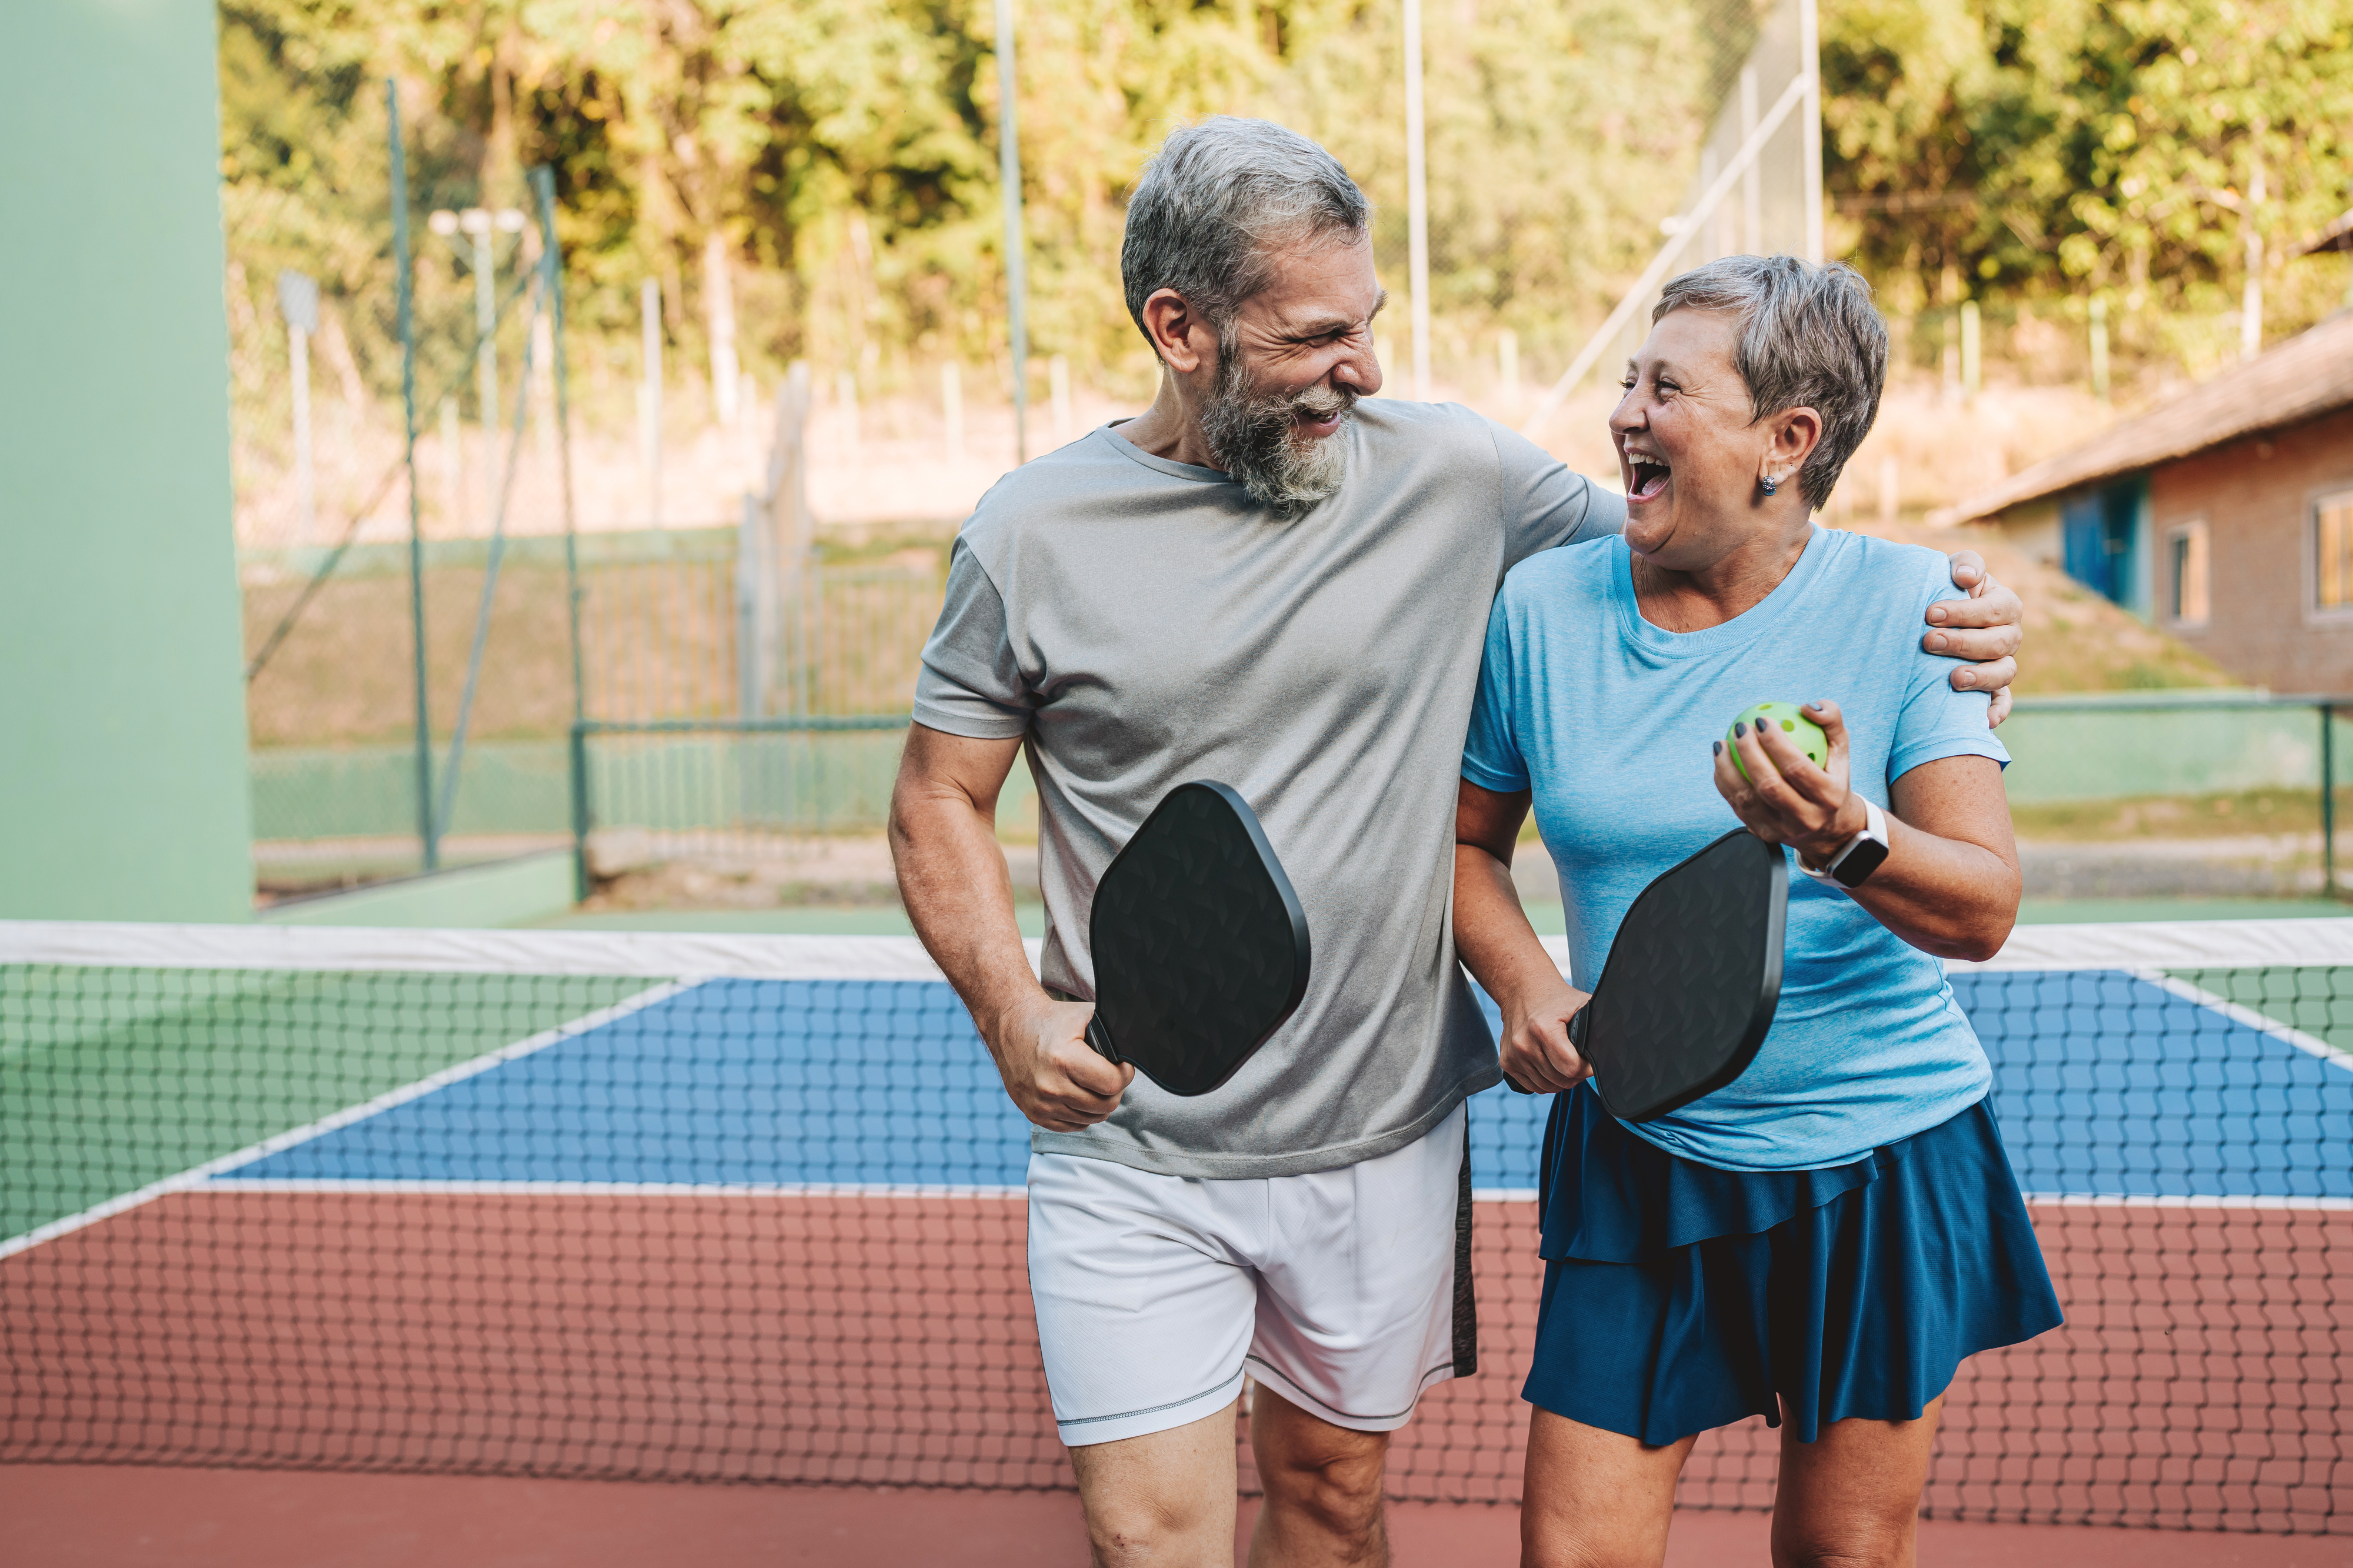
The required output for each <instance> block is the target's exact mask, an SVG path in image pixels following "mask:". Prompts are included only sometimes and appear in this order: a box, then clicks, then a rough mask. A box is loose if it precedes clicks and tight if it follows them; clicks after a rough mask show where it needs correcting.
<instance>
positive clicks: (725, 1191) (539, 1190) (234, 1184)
mask: <svg viewBox="0 0 2353 1568" xmlns="http://www.w3.org/2000/svg"><path fill="white" fill-rule="evenodd" d="M204 1190H205V1191H206V1192H208V1193H362V1194H380V1193H391V1194H426V1195H442V1194H449V1195H455V1196H459V1197H516V1196H542V1197H563V1198H605V1197H620V1198H661V1197H680V1198H686V1197H691V1198H1018V1197H1022V1196H1025V1195H1027V1194H1028V1192H1029V1189H1028V1188H1026V1187H1008V1186H994V1187H992V1186H978V1185H965V1184H957V1183H953V1182H709V1183H702V1182H533V1181H519V1182H501V1181H470V1182H435V1181H404V1180H399V1179H393V1180H388V1181H376V1180H373V1179H350V1180H346V1179H336V1178H328V1177H321V1178H310V1177H291V1176H290V1177H275V1176H216V1177H214V1178H213V1179H212V1180H211V1181H208V1182H206V1184H204Z"/></svg>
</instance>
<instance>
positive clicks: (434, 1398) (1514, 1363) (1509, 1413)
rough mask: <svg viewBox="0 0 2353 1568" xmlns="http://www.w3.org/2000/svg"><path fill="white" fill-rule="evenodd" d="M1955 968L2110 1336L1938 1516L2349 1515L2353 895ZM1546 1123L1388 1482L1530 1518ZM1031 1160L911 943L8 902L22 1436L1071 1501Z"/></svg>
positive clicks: (1938, 1489) (1527, 1112) (1502, 1191)
mask: <svg viewBox="0 0 2353 1568" xmlns="http://www.w3.org/2000/svg"><path fill="white" fill-rule="evenodd" d="M1953 983H1954V987H1955V992H1956V995H1957V999H1958V1001H1959V1002H1960V1005H1962V1006H1963V1007H1964V1008H1965V1009H1966V1010H1967V1011H1968V1015H1969V1016H1970V1017H1971V1019H1972V1020H1973V1021H1974V1023H1975V1024H1976V1026H1977V1028H1978V1033H1979V1035H1980V1036H1981V1037H1983V1039H1984V1040H1985V1043H1986V1047H1987V1049H1988V1052H1989V1055H1990V1056H1991V1057H1992V1058H1993V1061H1994V1063H1995V1074H1996V1079H1995V1091H1994V1093H1995V1100H1994V1103H1995V1107H1996V1110H1997V1111H1998V1113H1999V1115H2000V1120H2001V1125H2002V1129H2003V1135H2004V1138H2005V1140H2006V1142H2007V1143H2008V1146H2009V1149H2010V1156H2011V1159H2012V1161H2013V1163H2015V1165H2016V1167H2017V1169H2018V1173H2019V1175H2020V1178H2021V1184H2022V1185H2023V1186H2024V1187H2025V1188H2026V1190H2027V1191H2028V1193H2029V1194H2031V1206H2032V1211H2033V1215H2034V1218H2035V1224H2036V1226H2037V1229H2038V1231H2039V1232H2040V1234H2041V1237H2042V1245H2043V1247H2044V1250H2045V1253H2046V1256H2047V1257H2048V1258H2049V1259H2050V1262H2051V1266H2052V1275H2053V1277H2054V1278H2055V1279H2056V1280H2057V1282H2058V1286H2059V1290H2060V1294H2061V1298H2062V1300H2063V1303H2064V1304H2065V1307H2066V1309H2067V1314H2068V1323H2067V1326H2066V1327H2064V1328H2063V1329H2061V1330H2059V1331H2055V1332H2053V1333H2051V1334H2048V1335H2045V1336H2043V1337H2042V1339H2040V1340H2037V1341H2035V1342H2032V1343H2031V1344H2028V1345H2024V1346H2020V1347H2016V1348H2013V1349H2010V1350H2006V1351H2000V1352H1989V1353H1988V1354H1985V1355H1982V1356H1979V1357H1977V1358H1975V1359H1974V1360H1973V1361H1972V1362H1970V1363H1968V1365H1967V1366H1966V1367H1965V1368H1964V1369H1963V1371H1962V1373H1961V1374H1960V1377H1959V1379H1958V1380H1957V1382H1956V1384H1955V1385H1954V1388H1953V1391H1952V1394H1951V1395H1950V1397H1949V1399H1948V1401H1947V1408H1946V1414H1945V1417H1944V1423H1943V1427H1942V1436H1941V1437H1940V1439H1939V1444H1938V1450H1937V1456H1936V1464H1935V1468H1934V1469H1933V1472H1932V1476H1931V1480H1930V1485H1929V1489H1928V1494H1927V1510H1928V1512H1929V1513H1931V1514H1932V1515H1935V1516H1938V1517H1948V1518H1964V1519H1983V1520H2010V1521H2048V1522H2068V1523H2076V1522H2089V1523H2110V1524H2137V1525H2154V1526H2170V1527H2182V1528H2208V1529H2234V1530H2250V1531H2306V1532H2327V1531H2348V1529H2353V1525H2348V1522H2347V1521H2348V1520H2353V1458H2348V1456H2347V1451H2346V1445H2345V1443H2344V1440H2343V1431H2344V1417H2345V1404H2346V1394H2345V1388H2346V1383H2347V1377H2346V1373H2347V1371H2348V1360H2353V1326H2348V1311H2349V1310H2353V1070H2348V1069H2349V1068H2353V1056H2348V1055H2346V1054H2344V1053H2345V1051H2346V1050H2347V1049H2348V1047H2353V921H2245V922H2234V923H2230V924H2215V925H2172V926H2085V927H2043V928H2028V929H2026V930H2024V931H2021V932H2020V933H2019V935H2018V936H2017V937H2016V938H2014V939H2013V941H2012V942H2011V943H2010V947H2009V949H2007V950H2006V951H2005V952H2004V953H2003V955H2002V956H2001V957H2000V959H1998V960H1996V961H1995V962H1994V963H1990V964H1985V965H1977V966H1967V965H1957V966H1955V972H1954V975H1953ZM1543 1110H1544V1104H1543V1102H1542V1101H1540V1100H1522V1099H1520V1098H1518V1097H1515V1096H1511V1095H1508V1094H1488V1095H1483V1096H1481V1097H1479V1098H1478V1099H1477V1100H1474V1101H1473V1103H1472V1160H1473V1169H1474V1172H1475V1173H1476V1175H1475V1182H1476V1187H1477V1195H1478V1197H1479V1199H1480V1200H1481V1201H1480V1203H1479V1205H1478V1206H1477V1210H1476V1215H1477V1220H1476V1227H1475V1232H1474V1237H1475V1259H1476V1268H1477V1275H1478V1305H1479V1315H1480V1321H1481V1327H1482V1355H1481V1369H1480V1372H1479V1373H1478V1375H1476V1376H1475V1377H1472V1378H1469V1379H1465V1380H1461V1381H1460V1382H1457V1383H1453V1384H1443V1385H1440V1387H1438V1388H1437V1389H1435V1390H1434V1391H1433V1392H1432V1393H1431V1394H1430V1396H1429V1398H1428V1399H1427V1400H1426V1401H1425V1402H1424V1404H1423V1406H1422V1409H1421V1412H1420V1414H1419V1417H1418V1418H1417V1419H1416V1421H1415V1422H1414V1423H1413V1424H1412V1425H1411V1426H1409V1427H1407V1428H1406V1429H1405V1430H1404V1431H1403V1432H1401V1433H1400V1434H1398V1438H1397V1441H1396V1445H1395V1447H1394V1448H1393V1451H1392V1455H1393V1457H1392V1461H1391V1466H1390V1472H1389V1476H1390V1490H1391V1492H1392V1494H1393V1495H1395V1496H1398V1497H1400V1498H1409V1499H1424V1500H1463V1501H1492V1502H1510V1501H1512V1500H1515V1499H1516V1498H1517V1495H1518V1489H1519V1475H1520V1466H1521V1449H1522V1442H1523V1434H1524V1432H1525V1407H1524V1406H1523V1405H1521V1404H1520V1403H1519V1400H1518V1397H1517V1395H1518V1386H1519V1379H1520V1376H1521V1375H1522V1374H1523V1373H1525V1368H1526V1359H1527V1355H1528V1350H1529V1345H1530V1342H1531V1339H1532V1334H1533V1329H1534V1323H1535V1305H1536V1299H1537V1293H1538V1289H1539V1285H1540V1282H1541V1265H1540V1263H1539V1262H1538V1261H1537V1259H1536V1258H1535V1202H1534V1192H1533V1189H1534V1187H1535V1163H1536V1153H1537V1147H1538V1141H1539V1136H1540V1131H1541V1117H1542V1113H1543ZM1026 1160H1027V1139H1026V1136H1025V1128H1024V1125H1023V1123H1022V1122H1021V1121H1020V1119H1019V1117H1018V1114H1017V1113H1016V1112H1015V1111H1014V1110H1013V1109H1012V1107H1011V1106H1010V1105H1009V1103H1008V1101H1007V1100H1006V1099H1005V1097H1004V1095H1003V1093H1002V1091H1001V1089H999V1088H998V1086H997V1080H996V1077H995V1074H994V1071H993V1069H992V1068H990V1066H989V1064H988V1061H987V1056H986V1054H985V1053H984V1052H983V1051H982V1049H981V1047H980V1046H979V1043H978V1041H977V1039H976V1037H975V1035H974V1033H973V1030H972V1026H971V1024H970V1022H969V1020H968V1019H967V1018H966V1017H965V1015H964V1012H963V1010H962V1008H961V1007H960V1006H959V1005H958V1004H957V1002H956V1000H955V995H954V994H953V993H951V992H950V991H949V989H948V988H947V986H946V985H945V984H944V983H942V982H941V980H940V979H939V976H938V974H937V972H936V971H935V970H934V969H933V968H932V966H931V965H930V963H928V961H927V960H926V959H925V958H924V957H923V953H922V952H921V950H920V948H918V947H917V946H916V945H915V944H914V943H913V942H912V941H907V940H902V939H893V938H717V937H713V938H702V937H670V936H661V937H656V936H630V935H615V934H606V933H570V932H563V933H533V932H497V931H488V932H484V931H473V932H458V931H331V930H302V929H293V928H264V929H238V928H204V927H168V926H107V925H87V924H57V923H47V922H14V923H11V922H0V1209H4V1210H5V1214H0V1237H6V1238H8V1239H5V1241H0V1392H4V1393H5V1401H4V1402H0V1403H5V1409H0V1461H36V1460H37V1461H52V1462H80V1463H142V1464H185V1465H211V1466H254V1467H273V1468H337V1469H367V1470H399V1471H449V1472H470V1473H483V1474H512V1475H529V1476H573V1477H600V1478H636V1479H694V1480H730V1481H759V1482H818V1483H849V1484H892V1485H915V1486H941V1487H977V1488H1019V1489H1039V1488H1061V1487H1068V1486H1069V1485H1070V1484H1071V1476H1070V1471H1069V1468H1068V1466H1067V1462H1066V1461H1065V1459H1064V1458H1063V1454H1062V1450H1061V1448H1060V1445H1059V1444H1058V1443H1057V1442H1056V1440H1055V1437H1054V1429H1053V1425H1052V1420H1051V1413H1050V1408H1049V1406H1048V1404H1047V1399H1046V1394H1045V1384H1044V1378H1043V1375H1042V1373H1041V1371H1040V1368H1039V1357H1038V1350H1037V1340H1036V1329H1035V1325H1034V1323H1033V1321H1032V1319H1031V1316H1030V1310H1029V1295H1028V1289H1027V1279H1026V1270H1025V1267H1024V1257H1023V1209H1022V1201H1021V1195H1020V1189H1021V1181H1022V1173H1023V1168H1024V1164H1025V1162H1026ZM1777 1441H1778V1435H1776V1434H1772V1433H1769V1432H1767V1430H1766V1429H1765V1428H1764V1426H1763V1425H1762V1423H1761V1422H1751V1423H1748V1424H1746V1426H1738V1427H1734V1428H1730V1429H1728V1430H1726V1431H1725V1432H1722V1433H1718V1434H1714V1435H1711V1436H1708V1437H1707V1438H1705V1439H1704V1440H1703V1441H1702V1444H1701V1446H1700V1447H1699V1450H1698V1451H1697V1453H1696V1454H1695V1455H1694V1459H1693V1462H1692V1464H1691V1465H1690V1467H1689V1468H1688V1469H1687V1471H1686V1474H1685V1478H1684V1480H1683V1492H1682V1501H1683V1503H1684V1504H1685V1505H1687V1506H1695V1507H1762V1506H1767V1505H1768V1504H1769V1502H1770V1500H1771V1487H1772V1478H1773V1473H1774V1454H1775V1451H1776V1450H1775V1447H1774V1445H1775V1444H1776V1442H1777ZM1247 1476H1248V1472H1247V1470H1246V1471H1245V1477H1246V1479H1247Z"/></svg>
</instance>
